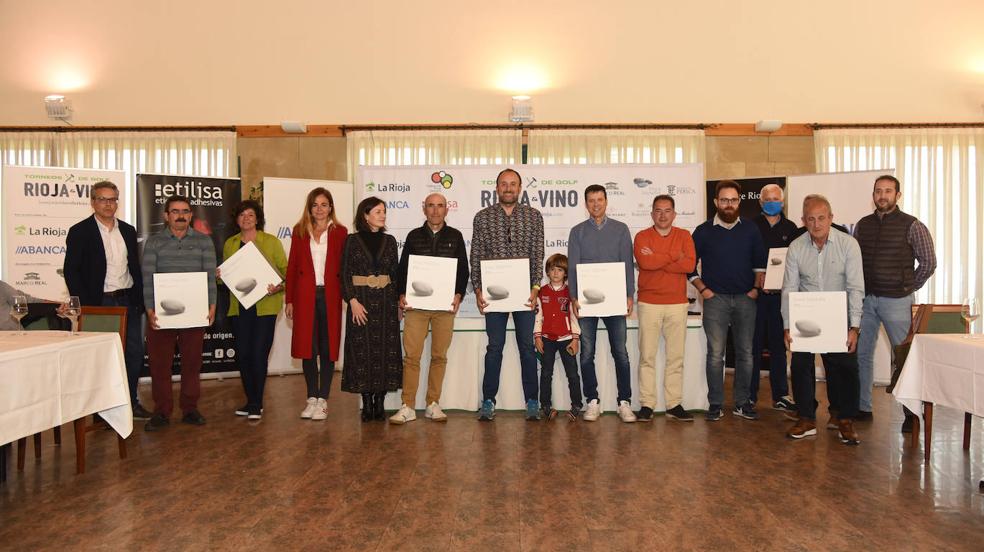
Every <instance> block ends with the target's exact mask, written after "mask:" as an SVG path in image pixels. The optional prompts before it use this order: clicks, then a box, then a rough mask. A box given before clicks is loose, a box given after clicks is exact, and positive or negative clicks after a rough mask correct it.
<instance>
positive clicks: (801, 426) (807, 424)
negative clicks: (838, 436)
mask: <svg viewBox="0 0 984 552" xmlns="http://www.w3.org/2000/svg"><path fill="white" fill-rule="evenodd" d="M816 434H817V423H816V422H815V421H814V420H810V419H809V418H800V419H799V421H797V422H796V425H794V426H793V427H792V428H791V429H790V430H789V431H787V432H786V437H789V438H790V439H802V438H803V437H809V436H811V435H816Z"/></svg>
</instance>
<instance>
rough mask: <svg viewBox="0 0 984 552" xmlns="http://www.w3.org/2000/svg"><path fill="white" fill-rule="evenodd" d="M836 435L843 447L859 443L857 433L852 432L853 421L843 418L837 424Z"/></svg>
mask: <svg viewBox="0 0 984 552" xmlns="http://www.w3.org/2000/svg"><path fill="white" fill-rule="evenodd" d="M837 434H838V435H839V436H840V440H841V442H842V443H844V444H845V445H857V444H860V443H861V439H860V438H859V437H858V432H856V431H854V420H851V419H850V418H844V419H841V420H838V422H837Z"/></svg>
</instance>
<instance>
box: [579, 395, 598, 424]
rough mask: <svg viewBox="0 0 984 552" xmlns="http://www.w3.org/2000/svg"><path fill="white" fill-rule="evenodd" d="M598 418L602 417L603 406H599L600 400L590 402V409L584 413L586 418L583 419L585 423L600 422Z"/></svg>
mask: <svg viewBox="0 0 984 552" xmlns="http://www.w3.org/2000/svg"><path fill="white" fill-rule="evenodd" d="M598 416H601V405H600V404H598V399H591V401H590V402H588V408H587V409H586V410H585V411H584V416H581V418H583V419H584V421H585V422H594V421H597V420H598Z"/></svg>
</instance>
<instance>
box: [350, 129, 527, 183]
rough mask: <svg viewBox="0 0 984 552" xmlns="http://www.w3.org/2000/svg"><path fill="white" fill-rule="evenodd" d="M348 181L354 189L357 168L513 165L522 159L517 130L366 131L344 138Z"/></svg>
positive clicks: (352, 133)
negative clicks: (346, 152) (346, 151)
mask: <svg viewBox="0 0 984 552" xmlns="http://www.w3.org/2000/svg"><path fill="white" fill-rule="evenodd" d="M346 138H347V140H346V143H347V148H348V178H349V181H350V182H353V183H354V184H355V185H356V187H358V186H359V185H360V184H361V182H359V181H358V178H359V171H358V169H359V167H386V166H414V165H515V164H519V163H520V162H521V161H522V158H523V136H522V132H521V131H519V130H511V129H510V130H494V129H484V130H483V129H477V130H407V131H403V130H370V131H354V132H349V133H348V134H347V135H346Z"/></svg>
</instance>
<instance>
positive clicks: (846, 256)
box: [782, 194, 864, 445]
mask: <svg viewBox="0 0 984 552" xmlns="http://www.w3.org/2000/svg"><path fill="white" fill-rule="evenodd" d="M833 220H834V214H833V212H832V210H831V208H830V202H829V201H827V198H825V197H824V196H822V195H818V194H813V195H808V196H806V198H805V199H804V200H803V225H804V226H805V227H806V229H807V232H806V233H804V234H803V235H802V236H800V237H798V238H796V239H795V240H793V242H792V243H790V244H789V251H788V252H787V253H786V275H785V278H784V281H783V284H782V323H783V328H784V330H785V338H786V346H787V347H790V346H791V345H792V342H793V340H792V338H791V337H790V334H789V294H790V293H791V292H796V291H846V292H847V313H848V321H849V326H850V328H849V329H848V332H847V352H846V353H823V354H821V355H820V356H821V357H822V359H823V364H824V367H825V368H826V371H827V387H828V390H829V392H828V397H829V398H830V402H831V404H830V418H831V424H836V428H837V430H838V432H839V436H840V440H841V442H843V443H845V444H848V445H857V444H858V443H859V442H860V440H859V439H858V434H857V432H855V431H854V421H853V419H854V417H855V416H857V414H858V396H859V393H860V381H859V379H858V357H857V352H856V349H857V343H858V328H859V327H860V326H861V305H862V302H863V301H864V272H863V269H862V266H861V248H860V247H859V246H858V242H857V241H856V240H855V239H854V238H852V237H851V236H849V235H847V234H844V233H842V232H831V231H830V226H831V224H832V223H833ZM813 359H814V355H813V353H805V352H795V353H793V358H792V362H791V363H790V365H791V368H792V373H793V374H792V376H793V377H792V379H793V390H794V393H795V395H796V405H797V409H798V411H799V419H798V420H797V422H796V425H794V426H793V428H792V429H790V430H789V431H788V432H787V433H786V436H787V437H790V438H792V439H802V438H803V437H808V436H810V435H816V434H817V426H816V409H817V402H816V398H815V396H816V380H815V377H814V373H815V372H814V371H815V367H814V360H813ZM828 427H829V426H828Z"/></svg>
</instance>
